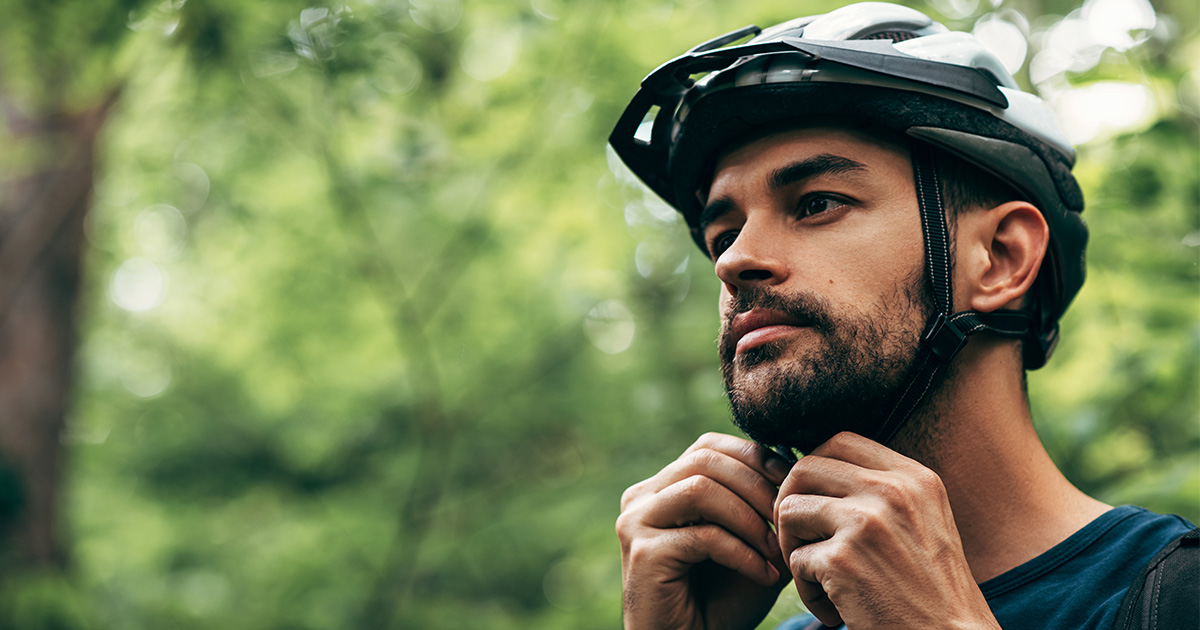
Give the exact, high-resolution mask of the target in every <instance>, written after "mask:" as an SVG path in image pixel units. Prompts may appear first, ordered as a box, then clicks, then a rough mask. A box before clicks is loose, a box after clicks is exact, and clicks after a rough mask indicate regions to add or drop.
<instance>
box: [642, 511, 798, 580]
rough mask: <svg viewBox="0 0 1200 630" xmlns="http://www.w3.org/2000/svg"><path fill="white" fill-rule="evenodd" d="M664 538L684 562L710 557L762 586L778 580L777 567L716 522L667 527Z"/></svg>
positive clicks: (696, 561) (689, 562) (694, 562)
mask: <svg viewBox="0 0 1200 630" xmlns="http://www.w3.org/2000/svg"><path fill="white" fill-rule="evenodd" d="M665 538H666V543H667V545H668V546H669V547H670V548H671V549H672V550H673V552H674V555H675V557H676V558H677V559H678V560H679V561H681V562H683V563H684V564H687V565H695V564H699V563H701V562H704V561H705V560H711V561H713V562H715V563H717V564H719V565H721V566H723V567H725V568H727V569H730V570H732V571H735V572H737V573H738V574H739V575H742V576H744V577H745V578H746V579H748V580H751V581H753V582H756V583H758V584H762V585H763V586H772V585H774V584H776V583H778V582H779V576H780V573H779V570H778V569H776V568H775V567H774V566H773V565H772V564H771V563H770V562H768V561H767V560H766V559H765V558H763V556H762V555H761V554H759V553H758V552H757V551H755V550H754V549H752V548H750V547H749V546H747V545H746V543H745V542H743V541H742V540H741V539H740V538H738V537H737V536H734V535H733V534H730V533H729V532H728V531H726V530H725V529H724V528H722V527H721V526H719V525H714V524H711V523H710V524H703V525H693V526H690V527H681V528H679V529H674V530H669V532H668V533H667V534H666V535H665Z"/></svg>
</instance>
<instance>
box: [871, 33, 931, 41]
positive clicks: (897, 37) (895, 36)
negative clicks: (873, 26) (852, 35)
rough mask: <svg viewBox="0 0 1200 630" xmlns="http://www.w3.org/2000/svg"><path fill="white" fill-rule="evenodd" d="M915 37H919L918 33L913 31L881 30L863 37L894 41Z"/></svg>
mask: <svg viewBox="0 0 1200 630" xmlns="http://www.w3.org/2000/svg"><path fill="white" fill-rule="evenodd" d="M915 37H918V35H917V34H916V33H913V32H912V31H880V32H878V33H871V34H870V35H867V36H866V37H863V39H890V40H892V41H893V42H903V41H908V40H910V39H913V38H915Z"/></svg>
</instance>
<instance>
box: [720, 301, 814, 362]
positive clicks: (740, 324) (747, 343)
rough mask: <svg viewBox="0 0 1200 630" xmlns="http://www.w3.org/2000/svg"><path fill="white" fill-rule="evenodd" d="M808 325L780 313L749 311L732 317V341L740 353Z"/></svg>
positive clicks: (761, 310)
mask: <svg viewBox="0 0 1200 630" xmlns="http://www.w3.org/2000/svg"><path fill="white" fill-rule="evenodd" d="M808 325H809V322H807V321H804V320H800V319H797V318H795V317H792V316H790V315H788V314H786V313H783V312H780V311H773V310H768V309H751V310H749V311H746V312H745V313H738V314H737V315H736V316H734V318H733V326H732V333H733V341H734V343H735V344H737V350H736V351H737V352H738V353H741V352H744V351H746V350H749V349H750V348H753V347H755V346H760V345H762V344H765V343H768V342H771V341H774V340H775V339H777V338H779V337H780V336H783V335H787V334H790V333H792V332H794V331H795V330H796V329H797V328H802V327H805V326H808Z"/></svg>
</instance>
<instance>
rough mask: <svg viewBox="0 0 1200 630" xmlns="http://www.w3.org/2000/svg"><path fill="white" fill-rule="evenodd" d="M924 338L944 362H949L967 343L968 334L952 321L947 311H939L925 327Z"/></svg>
mask: <svg viewBox="0 0 1200 630" xmlns="http://www.w3.org/2000/svg"><path fill="white" fill-rule="evenodd" d="M922 340H923V341H924V342H925V343H926V344H927V345H928V346H929V349H930V350H931V351H932V352H933V354H934V355H935V356H936V357H937V358H938V359H941V361H942V362H943V363H949V362H950V359H953V358H954V355H956V354H958V351H959V350H962V348H963V346H965V345H967V335H966V334H965V333H964V332H963V331H961V330H959V329H958V326H955V325H954V322H952V321H950V320H949V319H948V318H947V317H946V314H945V313H938V314H937V317H934V318H933V321H931V322H929V326H928V327H927V328H926V329H925V335H924V336H923V337H922Z"/></svg>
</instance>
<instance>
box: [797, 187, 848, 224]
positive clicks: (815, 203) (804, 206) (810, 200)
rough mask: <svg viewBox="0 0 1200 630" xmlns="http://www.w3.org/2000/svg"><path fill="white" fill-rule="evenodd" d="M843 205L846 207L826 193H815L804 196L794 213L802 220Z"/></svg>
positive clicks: (838, 199)
mask: <svg viewBox="0 0 1200 630" xmlns="http://www.w3.org/2000/svg"><path fill="white" fill-rule="evenodd" d="M844 205H846V202H845V201H844V200H842V199H840V198H838V197H834V196H832V195H829V194H826V193H815V194H811V195H805V196H804V198H802V199H801V200H800V204H799V207H798V208H796V212H797V214H799V215H800V218H801V219H803V218H805V217H811V216H813V215H815V214H821V213H822V212H826V211H828V210H834V209H836V208H838V207H839V206H844Z"/></svg>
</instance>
